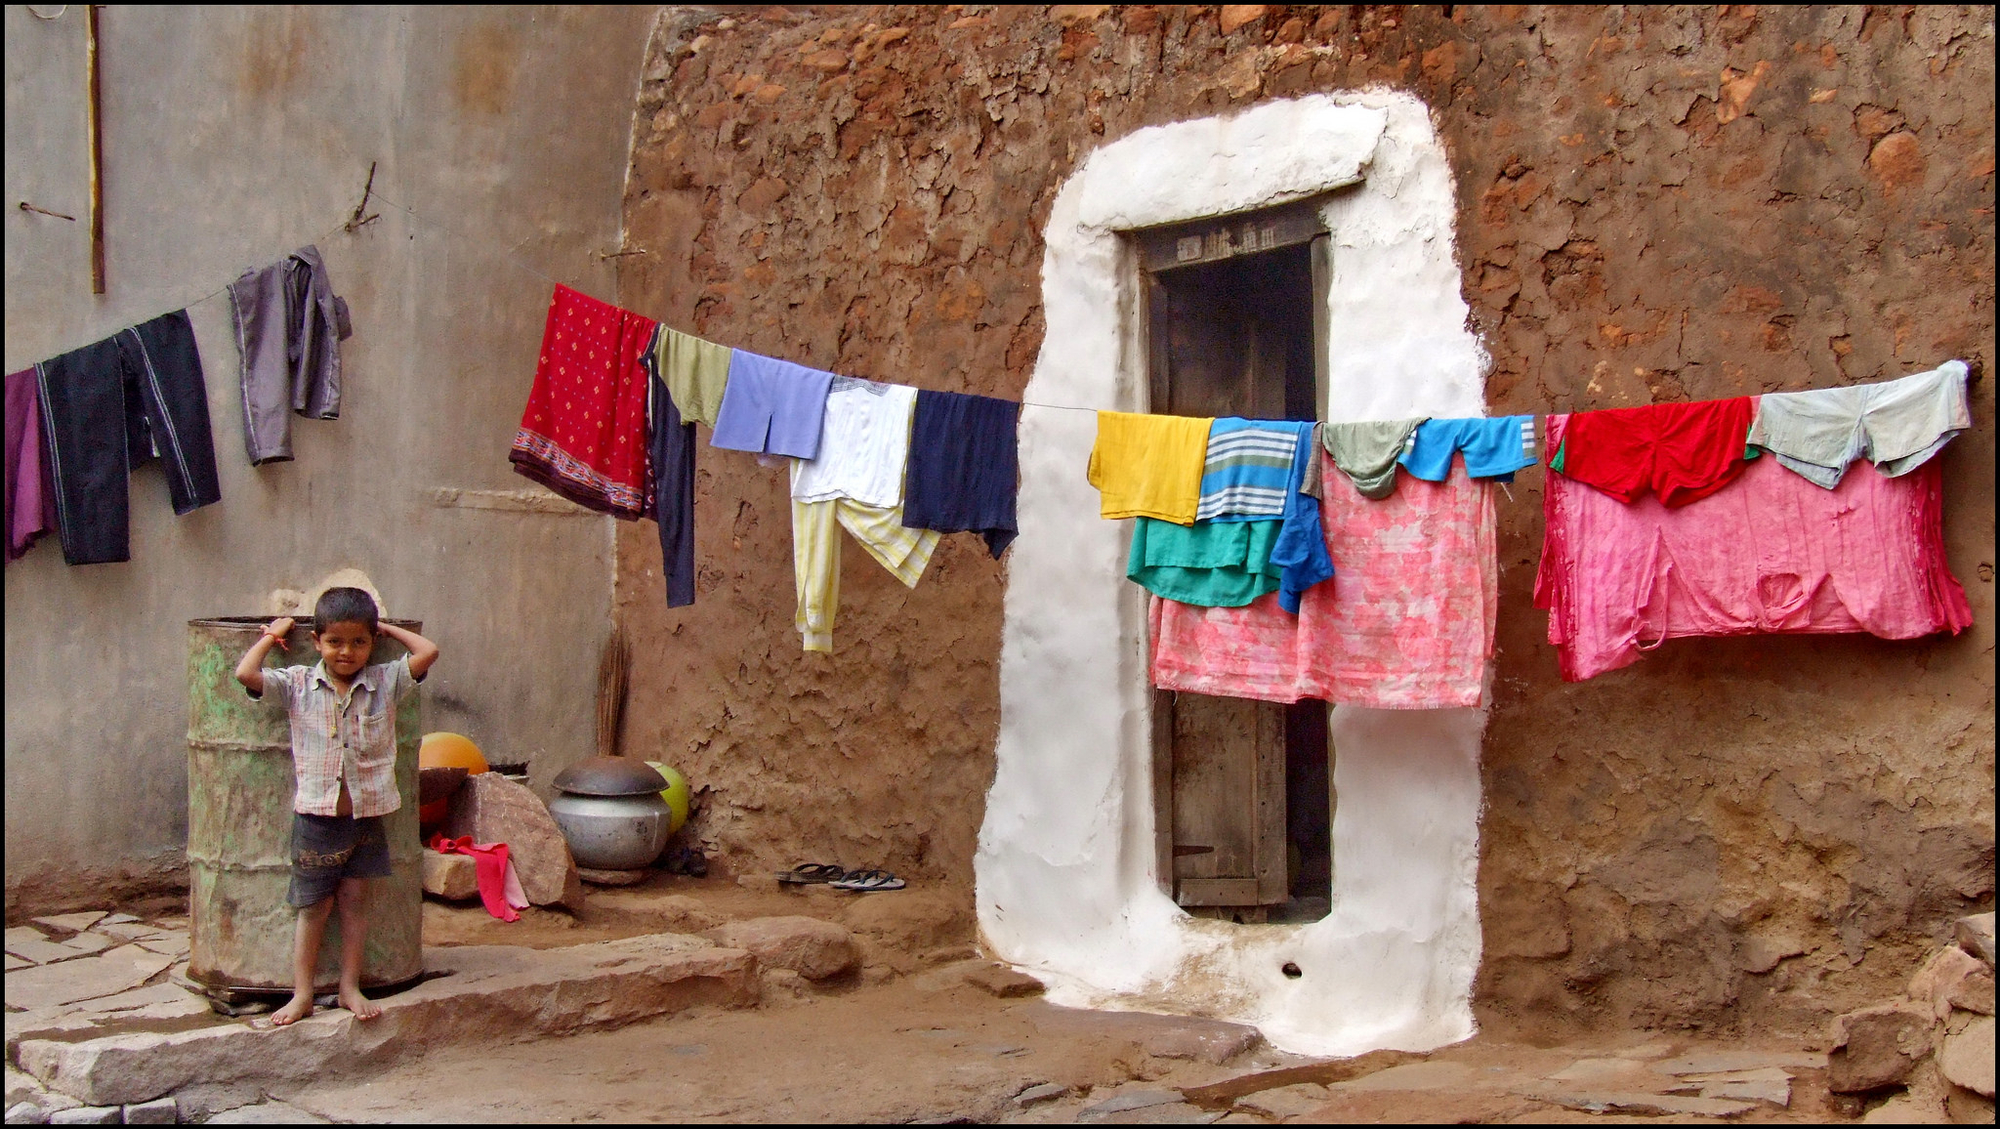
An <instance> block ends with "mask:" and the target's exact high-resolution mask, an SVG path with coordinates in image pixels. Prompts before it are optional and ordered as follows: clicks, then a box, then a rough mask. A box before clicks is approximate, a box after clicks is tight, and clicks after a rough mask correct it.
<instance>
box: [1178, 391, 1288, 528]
mask: <svg viewBox="0 0 2000 1129" xmlns="http://www.w3.org/2000/svg"><path fill="white" fill-rule="evenodd" d="M1298 445H1299V435H1298V428H1296V427H1294V426H1292V425H1291V424H1289V423H1283V422H1279V421H1267V420H1252V419H1244V418H1242V417H1240V416H1223V417H1221V418H1219V419H1217V420H1215V421H1214V422H1213V423H1211V424H1209V427H1208V450H1207V452H1206V453H1205V455H1204V457H1203V460H1202V468H1201V495H1200V500H1199V501H1198V502H1197V503H1196V506H1195V514H1194V516H1195V520H1196V521H1251V520H1255V519H1260V518H1280V517H1283V516H1284V513H1285V500H1286V499H1287V498H1289V497H1290V496H1291V492H1292V486H1293V479H1292V456H1293V454H1295V453H1296V452H1297V451H1298Z"/></svg>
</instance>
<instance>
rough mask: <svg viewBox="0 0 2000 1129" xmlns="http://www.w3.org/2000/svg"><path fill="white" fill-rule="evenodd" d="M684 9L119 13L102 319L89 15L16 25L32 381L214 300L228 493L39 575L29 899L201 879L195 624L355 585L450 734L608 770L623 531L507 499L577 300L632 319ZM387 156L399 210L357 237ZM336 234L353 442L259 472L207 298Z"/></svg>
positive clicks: (109, 49) (142, 508) (304, 429)
mask: <svg viewBox="0 0 2000 1129" xmlns="http://www.w3.org/2000/svg"><path fill="white" fill-rule="evenodd" d="M38 10H39V11H41V12H43V13H45V14H46V13H52V12H56V11H58V10H59V9H58V8H57V7H56V6H46V5H45V6H38ZM652 11H653V10H652V9H650V8H637V7H606V8H568V9H560V10H559V9H554V8H533V7H517V8H498V9H475V8H414V7H372V8H360V7H355V8H310V7H257V8H238V7H220V6H217V7H122V6H114V7H109V8H106V9H104V10H103V11H102V13H101V47H100V58H101V66H102V75H103V78H102V90H103V107H104V109H103V123H104V124H103V129H104V143H103V147H104V198H105V216H106V221H105V227H106V244H107V257H108V280H109V286H108V292H107V293H105V294H103V295H101V296H94V295H92V294H91V292H90V266H89V263H90V259H89V231H88V225H87V223H86V222H85V220H84V217H85V215H86V209H87V206H88V191H89V190H88V171H87V149H86V144H85V95H84V91H85V64H84V54H85V48H84V44H85V38H84V22H83V20H84V16H83V7H82V6H81V5H70V6H68V8H67V9H60V12H61V14H60V15H58V16H57V17H56V18H54V19H49V20H44V19H40V18H37V16H36V15H35V14H34V13H32V12H30V11H29V10H28V9H27V8H26V7H25V6H22V5H8V6H7V7H6V10H5V19H6V25H5V26H6V48H5V51H6V155H7V156H6V196H5V200H6V208H5V224H6V226H5V239H6V256H5V257H6V295H5V307H6V342H5V354H6V365H7V369H8V371H14V370H16V369H20V368H23V367H26V366H28V365H31V364H33V363H34V362H36V361H38V360H42V359H45V358H47V357H50V356H53V355H55V354H58V353H61V352H64V351H66V350H69V349H73V348H76V347H78V346H81V345H85V344H88V343H90V342H92V341H95V340H97V339H99V338H101V337H103V336H105V335H107V334H110V333H112V332H115V331H117V330H118V329H121V328H123V327H125V326H127V325H131V324H134V323H136V322H139V321H143V320H145V319H147V318H151V317H154V316H156V315H158V314H161V313H165V312H168V311H171V310H175V309H180V308H182V307H184V306H189V304H190V303H195V304H194V305H192V306H191V307H190V315H191V316H192V318H193V320H194V326H195V332H196V336H197V339H198V342H199V345H200V349H201V354H202V360H203V364H204V367H205V368H206V370H207V379H208V397H209V405H210V414H211V420H212V423H213V427H214V431H215V445H216V454H217V458H218V463H219V466H220V472H221V483H222V501H221V502H220V503H219V504H217V505H214V506H210V507H207V508H205V509H201V510H198V511H196V512H195V513H193V514H191V515H188V516H186V517H175V516H174V514H173V512H172V509H171V507H170V506H169V504H168V501H167V492H166V484H165V481H164V479H163V478H162V476H161V474H160V471H159V469H158V468H157V466H152V467H145V468H142V469H140V470H138V471H137V472H135V473H134V474H133V476H132V481H131V490H132V521H131V535H132V559H131V561H130V562H128V563H123V564H108V565H90V566H82V567H76V568H71V567H67V566H65V564H64V563H63V560H62V553H61V547H60V546H59V545H57V544H56V543H55V542H54V539H53V538H50V539H47V540H45V541H44V542H42V543H41V544H40V545H38V546H37V547H35V548H34V549H33V550H31V551H30V552H29V554H28V555H27V556H26V557H25V558H23V559H22V560H20V561H16V562H14V563H12V564H10V565H8V566H7V569H6V586H7V587H6V611H5V616H6V737H5V741H6V851H7V854H6V859H7V861H6V883H7V901H8V906H9V909H10V910H13V909H15V908H17V903H18V902H22V901H24V900H34V901H42V902H46V901H48V900H49V899H50V898H54V897H59V896H60V894H61V891H63V890H65V889H75V888H86V889H87V887H88V885H89V884H90V883H91V881H92V880H93V879H92V876H93V875H97V876H103V875H110V874H113V873H116V872H119V871H125V872H128V873H129V872H130V871H132V870H133V869H134V868H140V869H144V868H146V867H148V866H154V867H157V866H159V865H169V866H170V865H171V864H172V862H173V857H174V852H175V851H177V850H178V849H179V848H181V847H182V846H183V845H184V839H185V833H186V825H187V802H188V797H187V789H186V780H187V772H186V746H185V737H184V734H185V731H186V726H187V693H186V671H185V668H186V652H187V638H186V629H185V626H184V625H185V623H186V621H187V620H188V619H190V618H194V617H197V616H209V615H230V614H236V615H243V614H263V613H265V612H266V611H267V610H268V608H267V601H268V596H269V593H270V592H271V591H272V590H273V589H276V588H298V589H307V588H310V587H311V586H313V585H314V584H315V583H316V582H317V581H318V580H319V579H320V578H322V577H323V576H325V575H326V574H327V573H329V572H331V571H333V570H334V569H337V568H341V567H353V568H359V569H361V570H362V571H364V572H366V573H367V574H368V575H369V576H370V577H371V578H372V579H373V581H374V582H375V583H376V585H377V586H378V587H379V588H380V589H381V591H382V593H383V598H384V602H385V604H387V606H388V607H387V610H388V611H389V612H390V613H391V614H394V615H397V616H408V617H415V618H421V619H422V620H423V621H424V623H425V631H426V634H428V635H430V636H431V637H432V638H434V639H436V640H437V641H438V642H439V644H440V645H441V646H442V647H443V651H444V654H443V658H442V659H441V660H440V662H439V663H438V665H437V667H436V668H435V670H434V671H433V673H432V675H431V677H430V679H429V681H428V682H427V683H426V686H425V691H424V693H425V701H424V716H425V725H426V727H427V728H437V729H455V730H461V731H463V732H466V733H468V734H471V735H472V736H474V738H475V739H476V740H479V741H480V742H482V744H484V745H486V746H487V747H488V749H489V750H490V751H492V752H494V753H495V754H496V755H499V756H504V757H506V758H508V759H522V758H531V759H532V763H533V765H534V781H535V783H536V784H537V785H538V786H541V787H544V788H545V787H546V786H547V782H548V780H549V778H550V777H551V776H553V775H554V773H555V772H556V771H558V770H559V769H561V768H562V767H564V766H565V765H567V764H568V763H570V762H571V761H573V760H575V759H577V758H579V757H582V756H586V755H589V753H590V752H591V743H592V725H593V716H594V713H593V711H594V699H595V691H594V686H595V675H596V667H597V658H598V653H599V649H600V647H601V644H602V641H603V639H604V637H605V634H606V632H607V631H608V629H609V611H610V593H611V555H610V554H611V531H610V528H609V526H610V523H611V519H609V518H605V517H600V516H596V515H583V514H581V513H580V512H577V513H565V512H562V507H544V508H542V509H536V508H533V507H532V506H530V507H526V508H523V507H520V506H516V507H515V508H494V505H495V504H498V505H501V506H503V507H504V506H506V505H507V504H508V503H509V502H510V500H511V499H512V497H513V496H516V495H519V494H520V493H521V492H523V491H525V490H528V489H529V488H530V486H531V484H530V483H528V481H527V480H526V479H523V478H521V477H520V476H518V475H516V474H514V473H513V472H512V470H511V468H510V466H509V464H508V462H507V450H508V443H509V441H510V440H511V438H512V436H513V432H514V428H515V425H516V424H517V423H518V421H519V418H520V411H521V406H522V403H523V402H524V400H525V399H526V396H527V392H528V387H529V384H530V382H531V381H532V378H533V371H534V364H535V355H536V350H537V347H538V345H539V342H540V335H541V329H542V320H543V317H544V315H545V313H546V311H547V307H548V299H549V293H550V289H551V285H552V281H551V280H560V281H562V282H565V283H568V284H570V285H572V286H576V287H578V288H580V289H583V290H585V291H586V292H589V293H593V294H595V295H597V296H599V297H602V298H606V299H612V298H615V297H616V290H615V276H614V273H613V268H614V265H615V260H612V261H606V260H604V259H602V258H600V257H599V256H600V253H601V252H607V251H614V250H616V249H617V247H618V243H619V240H620V199H621V191H622V186H623V181H624V176H625V168H626V165H627V151H628V146H629V138H630V129H631V115H632V105H633V97H634V93H635V90H636V88H637V84H638V71H639V66H640V62H641V55H642V53H643V50H644V48H645V39H646V31H647V26H648V21H649V19H650V17H651V14H652ZM370 161H379V162H380V166H379V169H378V171H377V174H376V179H375V186H376V189H377V191H378V193H379V194H380V195H381V196H382V197H386V199H378V200H377V201H376V202H375V203H374V204H372V205H371V207H370V210H371V211H373V212H377V213H379V214H380V216H381V218H380V219H378V220H376V221H374V222H372V223H369V224H367V225H365V226H363V227H361V228H360V229H359V230H358V231H356V232H353V233H346V232H340V233H336V234H334V235H332V236H331V237H327V238H321V237H322V236H324V235H325V233H326V232H328V231H329V230H330V229H333V228H335V227H336V225H338V224H339V223H340V222H341V221H342V220H343V219H344V218H346V215H347V213H348V211H349V210H350V209H352V208H353V207H354V205H355V204H356V203H357V202H358V201H359V199H360V197H361V192H362V185H363V182H364V181H365V179H366V177H367V173H368V167H369V162H370ZM23 200H26V201H29V202H32V203H34V204H36V205H38V206H40V207H44V208H48V209H50V210H52V211H57V212H64V213H67V214H70V215H73V216H76V217H77V220H76V221H75V222H69V221H65V220H61V219H55V218H51V217H48V216H43V215H38V214H33V213H29V212H25V211H22V210H21V209H20V208H19V207H18V202H19V201H23ZM396 205H401V206H403V207H404V208H408V209H410V210H411V211H413V212H414V213H415V215H414V216H413V215H411V214H410V213H409V212H406V211H403V210H401V209H399V208H398V207H397V206H396ZM315 239H318V240H319V247H320V250H321V251H322V253H323V254H324V256H325V258H326V261H327V264H328V268H329V270H330V272H331V275H332V278H333V281H334V284H335V286H336V288H337V289H338V291H339V292H340V293H341V294H342V295H344V296H345V297H346V298H347V299H348V301H349V302H350V304H351V306H352V310H353V320H354V325H355V336H354V337H353V338H352V339H350V340H349V341H347V342H346V343H345V345H344V347H343V355H344V360H345V366H346V374H347V379H346V395H345V400H344V404H343V411H342V418H340V419H339V420H337V421H324V422H322V421H308V420H299V421H297V423H296V425H295V427H294V449H295V452H296V455H297V459H296V461H294V462H290V463H282V464H273V465H269V466H266V467H262V468H252V467H251V466H250V465H249V463H248V459H247V457H246V456H245V454H244V444H243V434H242V408H241V401H240V398H239V381H238V372H239V368H238V364H239V362H238V356H237V350H236V346H235V343H234V337H233V329H232V325H231V319H230V313H229V307H228V301H227V299H226V297H207V296H208V295H211V294H213V293H214V292H216V291H217V290H219V289H220V288H222V287H223V286H225V285H226V284H227V283H228V282H229V281H230V280H232V279H233V278H235V276H236V275H237V274H238V273H239V272H241V271H243V270H245V269H248V268H253V267H258V266H262V265H265V264H267V263H269V262H272V261H274V260H275V259H277V258H278V257H280V256H282V255H284V254H285V253H287V252H289V251H291V250H292V249H293V248H295V247H298V246H300V245H302V244H305V243H307V242H310V241H313V240H315ZM204 298H206V300H202V301H197V300H198V299H204ZM535 489H537V490H538V489H539V488H535ZM468 501H470V502H472V503H475V504H467V503H468ZM310 657H311V656H310V655H307V656H303V657H302V660H303V659H309V658H310Z"/></svg>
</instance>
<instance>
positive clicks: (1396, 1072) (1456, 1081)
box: [1331, 1062, 1480, 1093]
mask: <svg viewBox="0 0 2000 1129" xmlns="http://www.w3.org/2000/svg"><path fill="white" fill-rule="evenodd" d="M1479 1080H1480V1075H1479V1071H1477V1070H1475V1069H1473V1068H1472V1067H1470V1066H1467V1065H1465V1064H1464V1063H1462V1062H1406V1063H1404V1064H1403V1065H1401V1066H1392V1067H1390V1068H1389V1069H1387V1070H1378V1071H1376V1072H1375V1073H1373V1074H1367V1075H1363V1076H1362V1077H1360V1078H1356V1079H1354V1080H1353V1081H1351V1082H1342V1083H1340V1084H1338V1085H1337V1086H1334V1087H1331V1088H1332V1089H1337V1090H1345V1091H1348V1092H1349V1093H1353V1092H1356V1091H1363V1092H1366V1091H1377V1090H1383V1091H1387V1090H1458V1089H1465V1088H1468V1087H1471V1086H1474V1085H1476V1084H1478V1082H1479Z"/></svg>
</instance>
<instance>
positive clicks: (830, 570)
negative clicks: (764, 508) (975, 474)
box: [792, 498, 938, 651]
mask: <svg viewBox="0 0 2000 1129" xmlns="http://www.w3.org/2000/svg"><path fill="white" fill-rule="evenodd" d="M836 521H837V522H839V523H840V524H841V525H842V526H844V527H845V528H846V529H847V531H848V532H849V533H851V534H853V535H854V539H855V540H856V541H859V542H861V547H862V548H864V549H866V550H868V554H869V555H870V556H872V557H874V558H875V559H876V560H877V561H880V562H881V564H882V567H883V568H886V569H888V570H889V572H890V573H891V574H892V575H893V576H895V578H896V579H898V580H900V581H902V582H903V585H904V587H907V588H915V587H916V586H917V581H918V580H919V579H920V578H922V576H923V575H924V568H925V567H926V566H928V565H929V564H930V563H931V552H932V551H933V550H935V549H936V548H937V543H938V532H937V531H936V530H934V529H910V528H908V527H907V526H905V525H904V524H903V507H902V505H901V504H900V503H899V504H897V505H894V506H871V505H868V504H867V503H865V502H857V501H855V500H854V499H852V498H829V499H827V500H826V501H824V502H797V501H795V502H793V503H792V570H793V573H794V581H795V583H796V586H797V589H798V598H799V602H798V612H797V613H796V614H795V615H794V616H793V618H792V623H793V625H794V626H795V627H797V628H798V629H799V634H800V635H802V636H804V638H805V649H806V650H808V651H831V650H833V617H834V613H835V612H837V611H838V610H839V609H840V539H839V537H837V536H836V535H835V534H834V531H833V527H834V523H835V522H836Z"/></svg>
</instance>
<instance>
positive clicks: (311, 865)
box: [285, 812, 389, 909]
mask: <svg viewBox="0 0 2000 1129" xmlns="http://www.w3.org/2000/svg"><path fill="white" fill-rule="evenodd" d="M387 877H389V837H388V836H387V835H386V834H384V833H383V830H382V817H381V816H379V815H370V816H363V817H361V818H359V819H357V818H355V817H354V816H351V815H307V814H306V813H305V812H293V813H292V888H291V890H290V892H289V893H287V894H286V895H285V900H286V901H287V902H289V903H291V904H292V905H294V906H297V907H299V908H301V909H303V908H305V907H306V906H311V905H318V904H319V903H320V902H323V901H325V900H326V899H328V898H330V897H332V896H333V892H334V891H335V890H336V889H338V888H339V887H340V880H341V879H343V878H387Z"/></svg>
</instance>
